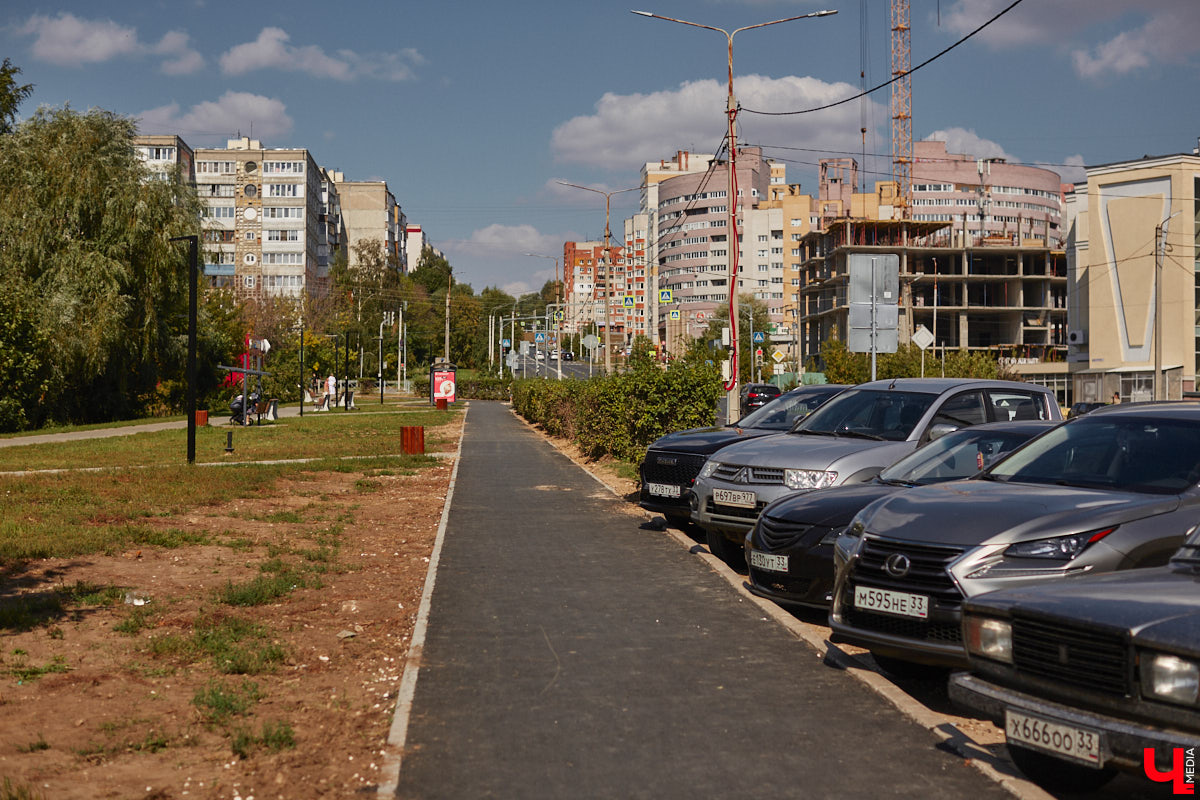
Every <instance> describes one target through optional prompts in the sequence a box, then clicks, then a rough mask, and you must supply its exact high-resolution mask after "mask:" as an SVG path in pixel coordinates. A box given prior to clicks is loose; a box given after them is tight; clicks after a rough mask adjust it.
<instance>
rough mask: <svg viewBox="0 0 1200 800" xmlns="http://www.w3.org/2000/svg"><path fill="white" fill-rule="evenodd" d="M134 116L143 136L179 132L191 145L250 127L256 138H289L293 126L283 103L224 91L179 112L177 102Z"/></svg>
mask: <svg viewBox="0 0 1200 800" xmlns="http://www.w3.org/2000/svg"><path fill="white" fill-rule="evenodd" d="M137 117H138V121H139V124H138V128H139V130H141V131H142V132H143V133H178V134H180V135H181V136H183V137H184V138H185V139H188V140H189V143H192V144H196V143H199V142H202V141H204V140H205V139H206V138H207V139H212V140H214V141H223V140H224V139H228V138H232V137H233V136H235V135H236V134H237V133H238V132H241V133H243V134H248V133H249V132H250V130H251V128H253V130H254V137H255V138H256V139H262V140H266V141H270V140H271V139H277V138H280V137H284V136H287V135H289V134H290V133H291V132H292V126H293V122H292V118H291V117H289V116H288V114H287V106H285V105H284V104H283V102H282V101H280V100H276V99H275V98H273V97H263V96H262V95H257V94H250V93H249V92H226V93H225V94H223V95H221V97H220V98H219V99H218V100H215V101H211V100H210V101H206V102H203V103H198V104H196V105H194V106H192V107H191V108H190V109H189V110H187V111H185V112H182V113H181V110H180V107H179V104H178V103H171V104H170V105H165V106H159V107H158V108H152V109H149V110H147V111H143V112H142V113H140V114H138V115H137ZM193 140H194V141H193ZM276 146H278V145H276Z"/></svg>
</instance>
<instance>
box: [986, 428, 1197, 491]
mask: <svg viewBox="0 0 1200 800" xmlns="http://www.w3.org/2000/svg"><path fill="white" fill-rule="evenodd" d="M986 477H987V478H988V479H990V480H1001V481H1015V482H1020V483H1049V484H1056V485H1060V486H1081V487H1085V488H1100V489H1114V490H1118V491H1124V492H1144V493H1148V494H1178V493H1179V492H1182V491H1183V490H1184V489H1187V488H1189V487H1191V486H1194V485H1195V484H1196V481H1197V480H1200V424H1198V423H1197V422H1194V421H1191V420H1181V419H1147V418H1146V417H1145V416H1142V415H1140V414H1139V415H1137V416H1119V415H1116V414H1097V415H1090V414H1089V415H1087V416H1083V417H1076V418H1075V419H1073V420H1071V422H1069V423H1068V424H1066V425H1063V426H1061V427H1058V428H1055V429H1054V430H1052V431H1050V432H1049V433H1047V434H1046V435H1045V436H1043V437H1042V438H1040V439H1038V440H1037V441H1035V442H1032V443H1031V444H1030V445H1029V447H1026V448H1023V449H1021V450H1019V451H1017V452H1015V453H1013V454H1012V455H1011V456H1009V457H1007V458H1005V459H1003V460H1002V461H999V462H997V463H996V465H995V466H993V467H992V468H991V469H989V470H988V472H987V475H986Z"/></svg>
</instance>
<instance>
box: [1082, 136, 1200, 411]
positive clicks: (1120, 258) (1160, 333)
mask: <svg viewBox="0 0 1200 800" xmlns="http://www.w3.org/2000/svg"><path fill="white" fill-rule="evenodd" d="M1198 193H1200V147H1198V148H1197V150H1195V151H1193V152H1192V153H1183V154H1177V155H1167V156H1155V157H1151V156H1146V157H1144V158H1141V159H1138V160H1136V161H1127V162H1123V163H1117V164H1105V165H1101V166H1097V167H1092V168H1090V169H1088V171H1087V180H1086V182H1083V183H1079V184H1077V185H1076V186H1075V190H1074V192H1073V193H1071V194H1068V195H1067V217H1066V220H1067V221H1066V228H1067V263H1068V273H1069V293H1068V312H1069V318H1070V326H1069V331H1068V334H1067V335H1068V342H1069V347H1070V349H1069V355H1068V361H1069V364H1070V375H1071V380H1072V384H1073V389H1074V395H1075V399H1076V400H1078V401H1101V402H1107V401H1109V400H1111V398H1112V397H1113V395H1114V394H1116V395H1118V396H1119V397H1120V398H1121V399H1122V400H1124V401H1143V400H1152V399H1172V400H1174V399H1179V398H1181V397H1183V396H1185V395H1187V394H1188V393H1191V392H1195V391H1196V372H1197V361H1198V359H1200V315H1198V311H1200V203H1198V202H1197V199H1196V198H1197V196H1198Z"/></svg>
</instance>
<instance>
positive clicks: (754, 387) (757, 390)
mask: <svg viewBox="0 0 1200 800" xmlns="http://www.w3.org/2000/svg"><path fill="white" fill-rule="evenodd" d="M781 394H783V390H782V389H780V388H779V387H778V386H776V385H775V384H773V383H747V384H746V385H745V386H743V387H742V393H741V401H742V410H743V411H753V410H754V409H756V408H761V407H762V406H763V405H765V404H766V403H767V402H769V401H771V400H774V399H775V398H776V397H779V395H781Z"/></svg>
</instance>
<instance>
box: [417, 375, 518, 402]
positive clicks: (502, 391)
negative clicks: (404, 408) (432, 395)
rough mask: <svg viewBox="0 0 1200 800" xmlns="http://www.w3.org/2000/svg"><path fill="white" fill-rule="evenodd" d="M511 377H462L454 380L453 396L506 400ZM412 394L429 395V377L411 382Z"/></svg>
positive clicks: (462, 398)
mask: <svg viewBox="0 0 1200 800" xmlns="http://www.w3.org/2000/svg"><path fill="white" fill-rule="evenodd" d="M511 385H512V379H511V378H462V379H459V380H457V381H455V385H454V396H455V397H457V398H458V399H460V400H507V399H508V393H509V388H510V386H511ZM412 390H413V394H415V395H417V396H424V397H429V378H428V377H426V378H425V379H424V380H415V381H413V383H412Z"/></svg>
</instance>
